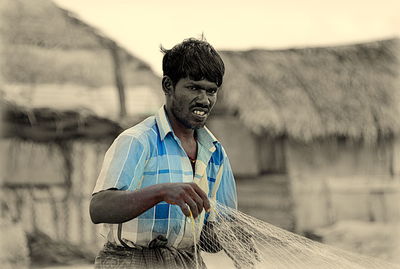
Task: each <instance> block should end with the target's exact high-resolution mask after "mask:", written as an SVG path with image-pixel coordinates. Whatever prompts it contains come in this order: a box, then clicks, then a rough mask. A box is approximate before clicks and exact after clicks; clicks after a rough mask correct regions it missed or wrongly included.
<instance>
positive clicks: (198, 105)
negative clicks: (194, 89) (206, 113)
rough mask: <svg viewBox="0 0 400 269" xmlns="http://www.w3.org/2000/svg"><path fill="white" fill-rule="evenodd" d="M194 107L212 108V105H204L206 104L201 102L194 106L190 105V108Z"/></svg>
mask: <svg viewBox="0 0 400 269" xmlns="http://www.w3.org/2000/svg"><path fill="white" fill-rule="evenodd" d="M193 108H205V109H207V110H210V106H208V105H204V104H199V103H197V104H194V105H193V106H191V107H190V109H193Z"/></svg>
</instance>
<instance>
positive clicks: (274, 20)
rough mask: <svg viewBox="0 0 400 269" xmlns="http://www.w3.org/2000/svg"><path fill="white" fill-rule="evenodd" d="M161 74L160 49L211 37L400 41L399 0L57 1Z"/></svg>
mask: <svg viewBox="0 0 400 269" xmlns="http://www.w3.org/2000/svg"><path fill="white" fill-rule="evenodd" d="M55 2H56V3H57V4H58V5H59V6H61V7H63V8H66V9H68V10H71V11H73V12H74V13H75V14H77V15H78V17H79V18H81V19H82V20H83V21H85V22H87V23H89V24H91V25H93V26H94V27H96V28H98V29H99V30H101V31H102V32H103V33H104V34H106V35H107V36H109V37H110V38H112V39H114V40H116V41H117V42H118V43H119V44H120V45H122V46H123V47H124V48H126V49H127V50H128V51H130V52H131V53H133V54H134V55H135V56H137V57H139V58H141V59H142V60H144V61H146V62H147V63H149V64H150V65H151V66H152V68H153V70H154V71H155V72H156V73H157V74H161V59H162V54H161V53H160V52H159V46H160V44H163V46H164V47H166V48H171V47H172V46H173V45H175V44H176V43H179V42H181V41H182V40H183V39H185V38H188V37H199V36H200V35H201V33H204V34H205V37H206V39H207V40H208V41H209V42H210V43H211V44H212V45H213V46H214V47H215V48H216V49H230V50H244V49H251V48H265V49H277V48H289V47H304V46H321V45H322V46H329V45H337V44H347V43H354V42H364V41H369V40H376V39H383V38H390V37H395V36H397V37H400V15H399V14H400V12H399V11H400V1H399V0H335V1H324V0H274V1H271V0H269V1H261V0H241V1H235V0H230V1H226V0H220V1H218V0H202V1H199V0H197V1H194V0H186V1H184V0H181V1H178V0H169V1H165V0H164V1H161V0H153V1H152V0H147V1H145V0H142V1H141V0H136V1H135V0H55Z"/></svg>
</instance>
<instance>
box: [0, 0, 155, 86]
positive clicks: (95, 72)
mask: <svg viewBox="0 0 400 269" xmlns="http://www.w3.org/2000/svg"><path fill="white" fill-rule="evenodd" d="M2 2H4V4H2V5H1V7H0V8H1V10H0V11H1V24H0V36H1V40H2V53H1V59H2V61H3V62H2V75H3V79H4V82H7V83H28V84H35V85H38V84H53V83H54V84H65V83H70V84H78V85H85V86H87V87H89V88H96V87H101V86H107V85H115V81H114V75H113V64H114V63H113V61H112V55H111V52H110V50H111V49H112V48H114V47H115V48H116V49H117V52H118V54H119V56H120V59H121V66H123V72H122V73H123V74H122V75H123V77H124V81H125V83H126V84H127V86H135V85H147V86H151V87H154V88H155V89H159V78H158V77H157V76H156V75H155V74H154V72H153V71H152V70H151V68H150V67H149V65H148V64H146V63H145V62H143V61H142V60H140V59H139V58H137V57H135V56H133V55H132V54H131V53H129V52H128V51H127V50H125V49H124V48H122V47H121V46H119V45H118V44H117V43H116V42H115V41H113V40H112V39H110V38H108V37H106V36H105V35H104V34H102V33H101V31H99V30H97V29H95V28H94V27H92V26H90V25H88V24H86V23H85V22H83V21H82V20H80V19H78V18H77V17H76V15H74V14H73V13H71V12H69V11H67V10H63V9H61V8H59V7H57V6H56V5H55V4H54V3H52V2H51V1H50V0H35V1H30V0H3V1H2Z"/></svg>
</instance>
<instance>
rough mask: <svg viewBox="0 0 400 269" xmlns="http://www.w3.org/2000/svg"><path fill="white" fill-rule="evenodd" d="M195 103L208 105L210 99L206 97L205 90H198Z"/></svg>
mask: <svg viewBox="0 0 400 269" xmlns="http://www.w3.org/2000/svg"><path fill="white" fill-rule="evenodd" d="M197 103H199V104H201V105H203V106H207V107H208V106H209V105H210V100H209V99H208V96H207V92H206V91H205V90H201V91H199V94H198V96H197Z"/></svg>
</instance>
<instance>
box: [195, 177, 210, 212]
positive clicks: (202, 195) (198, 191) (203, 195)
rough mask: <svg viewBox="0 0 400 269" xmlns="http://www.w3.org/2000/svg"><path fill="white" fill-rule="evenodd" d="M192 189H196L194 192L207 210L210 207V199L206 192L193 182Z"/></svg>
mask: <svg viewBox="0 0 400 269" xmlns="http://www.w3.org/2000/svg"><path fill="white" fill-rule="evenodd" d="M193 189H194V190H195V191H196V194H197V195H198V196H200V198H201V199H202V201H203V207H204V209H205V210H206V211H207V212H209V211H210V209H211V205H210V201H209V200H208V197H207V194H206V193H205V192H204V191H203V190H202V189H201V188H200V187H199V186H198V185H197V184H196V183H194V187H193Z"/></svg>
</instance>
